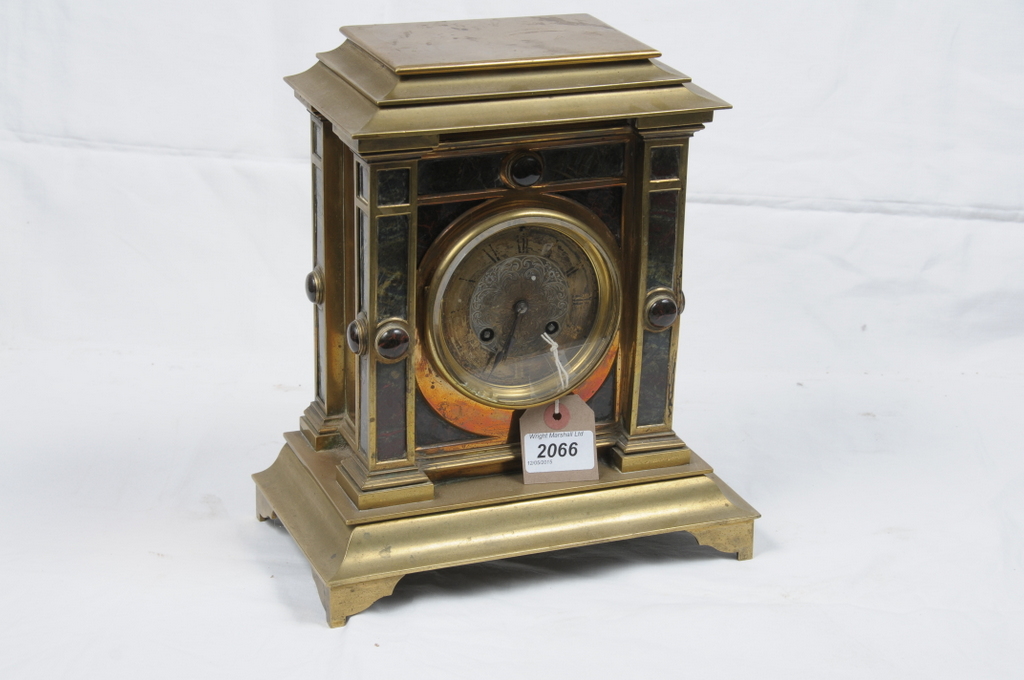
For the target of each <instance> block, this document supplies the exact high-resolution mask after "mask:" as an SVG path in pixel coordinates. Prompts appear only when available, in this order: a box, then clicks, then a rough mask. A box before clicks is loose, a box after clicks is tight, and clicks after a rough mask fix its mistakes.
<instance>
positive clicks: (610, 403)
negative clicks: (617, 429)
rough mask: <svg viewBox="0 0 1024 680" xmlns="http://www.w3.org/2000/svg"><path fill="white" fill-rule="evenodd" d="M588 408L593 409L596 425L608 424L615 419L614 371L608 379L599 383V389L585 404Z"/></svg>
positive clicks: (613, 370)
mask: <svg viewBox="0 0 1024 680" xmlns="http://www.w3.org/2000/svg"><path fill="white" fill-rule="evenodd" d="M587 404H589V405H590V408H592V409H594V421H595V422H597V423H610V422H612V421H613V420H614V419H615V369H614V368H613V369H612V370H611V372H609V373H608V377H607V378H605V379H604V382H603V383H601V387H600V388H598V390H597V392H594V396H592V397H591V398H590V400H589V401H588V402H587Z"/></svg>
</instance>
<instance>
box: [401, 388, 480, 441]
mask: <svg viewBox="0 0 1024 680" xmlns="http://www.w3.org/2000/svg"><path fill="white" fill-rule="evenodd" d="M476 439H482V437H480V436H479V435H475V434H473V433H472V432H466V431H465V430H463V429H462V428H459V427H456V426H455V425H452V424H451V423H449V422H448V421H447V420H445V419H444V418H442V417H441V416H439V415H437V412H436V411H434V409H433V408H431V406H430V404H428V403H427V400H426V399H424V398H423V393H422V392H420V391H419V389H417V390H416V446H435V445H437V444H451V443H453V442H466V441H473V440H476Z"/></svg>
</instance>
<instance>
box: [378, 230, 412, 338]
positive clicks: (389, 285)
mask: <svg viewBox="0 0 1024 680" xmlns="http://www.w3.org/2000/svg"><path fill="white" fill-rule="evenodd" d="M408 272H409V216H408V215H386V216H384V217H379V218H377V318H378V319H379V320H383V319H388V318H391V317H398V318H400V319H405V318H407V317H408V314H409V273H408Z"/></svg>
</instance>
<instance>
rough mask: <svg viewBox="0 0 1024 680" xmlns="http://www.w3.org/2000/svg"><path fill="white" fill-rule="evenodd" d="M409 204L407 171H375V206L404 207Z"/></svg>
mask: <svg viewBox="0 0 1024 680" xmlns="http://www.w3.org/2000/svg"><path fill="white" fill-rule="evenodd" d="M408 202H409V169H408V168H399V169H397V170H379V171H377V205H404V204H406V203H408Z"/></svg>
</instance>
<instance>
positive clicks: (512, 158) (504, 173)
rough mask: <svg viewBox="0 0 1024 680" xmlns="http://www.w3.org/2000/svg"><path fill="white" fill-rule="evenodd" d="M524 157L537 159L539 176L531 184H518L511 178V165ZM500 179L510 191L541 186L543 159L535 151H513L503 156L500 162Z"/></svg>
mask: <svg viewBox="0 0 1024 680" xmlns="http://www.w3.org/2000/svg"><path fill="white" fill-rule="evenodd" d="M524 156H530V157H531V158H535V159H537V162H538V163H539V164H540V175H539V176H538V177H537V181H536V182H534V183H533V184H520V183H519V182H517V181H515V179H513V177H512V164H513V163H515V162H516V161H517V160H519V159H520V158H523V157H524ZM500 177H501V181H502V182H504V183H505V186H507V187H509V188H510V189H516V190H517V191H518V190H522V189H532V188H535V187H537V186H538V185H539V184H541V180H542V179H543V178H544V159H543V158H541V156H540V154H539V153H537V152H536V151H530V150H519V151H513V152H512V153H510V154H508V155H507V156H505V159H504V160H503V161H502V162H501V174H500Z"/></svg>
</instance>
